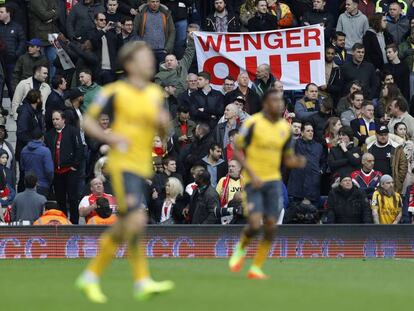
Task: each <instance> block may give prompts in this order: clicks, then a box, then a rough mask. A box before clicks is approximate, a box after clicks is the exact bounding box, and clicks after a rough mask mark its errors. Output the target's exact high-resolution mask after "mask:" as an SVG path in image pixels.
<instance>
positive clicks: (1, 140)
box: [0, 125, 16, 176]
mask: <svg viewBox="0 0 414 311" xmlns="http://www.w3.org/2000/svg"><path fill="white" fill-rule="evenodd" d="M8 137H9V134H8V132H7V129H6V126H5V125H0V148H1V149H3V150H4V151H6V152H7V154H8V155H9V156H8V159H7V164H6V167H7V168H8V169H10V170H11V171H12V172H13V174H14V176H16V157H15V153H14V148H13V146H12V144H11V143H10V142H8V141H7V138H8Z"/></svg>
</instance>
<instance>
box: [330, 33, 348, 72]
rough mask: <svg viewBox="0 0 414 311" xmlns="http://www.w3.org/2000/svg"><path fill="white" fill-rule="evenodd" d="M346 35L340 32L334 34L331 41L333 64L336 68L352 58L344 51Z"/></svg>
mask: <svg viewBox="0 0 414 311" xmlns="http://www.w3.org/2000/svg"><path fill="white" fill-rule="evenodd" d="M345 41H346V34H345V33H344V32H342V31H337V32H335V35H334V36H333V39H332V45H333V47H334V48H335V57H334V62H335V64H337V65H338V66H342V65H343V64H345V63H347V62H350V61H351V60H352V56H351V55H350V54H348V53H347V52H346V49H345Z"/></svg>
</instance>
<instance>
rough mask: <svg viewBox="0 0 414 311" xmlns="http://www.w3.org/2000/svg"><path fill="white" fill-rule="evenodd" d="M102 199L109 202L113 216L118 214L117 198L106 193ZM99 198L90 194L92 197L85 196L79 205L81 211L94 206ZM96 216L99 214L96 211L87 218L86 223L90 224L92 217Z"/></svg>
mask: <svg viewBox="0 0 414 311" xmlns="http://www.w3.org/2000/svg"><path fill="white" fill-rule="evenodd" d="M101 197H103V198H105V199H107V200H108V201H109V206H110V207H111V209H112V213H113V214H116V208H117V205H116V200H115V197H114V196H112V195H110V194H107V193H104V194H103V195H102V196H101ZM98 198H99V197H98V196H96V195H94V194H90V195H87V196H84V197H83V199H82V200H81V201H80V203H79V209H81V208H85V207H88V206H91V205H92V204H94V203H95V202H96V200H97V199H98ZM96 215H97V214H96V212H95V211H92V212H90V213H89V214H88V215H86V216H85V220H86V222H88V220H89V219H90V218H91V217H93V216H96Z"/></svg>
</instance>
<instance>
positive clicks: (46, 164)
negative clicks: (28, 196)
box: [20, 129, 54, 197]
mask: <svg viewBox="0 0 414 311" xmlns="http://www.w3.org/2000/svg"><path fill="white" fill-rule="evenodd" d="M20 166H21V171H22V172H23V174H25V175H26V174H28V173H29V172H34V173H35V174H36V176H37V177H38V183H37V193H39V194H42V195H44V196H45V197H47V196H48V195H49V189H50V186H51V184H52V181H53V171H54V166H53V160H52V154H51V153H50V150H49V148H47V147H46V146H45V145H44V143H43V134H42V132H41V131H40V130H39V129H35V130H34V131H33V140H32V141H30V142H29V143H28V144H27V146H26V147H24V148H23V150H22V153H21V155H20ZM20 178H24V177H23V176H21V177H20Z"/></svg>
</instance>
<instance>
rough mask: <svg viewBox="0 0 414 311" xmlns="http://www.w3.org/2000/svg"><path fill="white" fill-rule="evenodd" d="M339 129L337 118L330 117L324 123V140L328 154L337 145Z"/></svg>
mask: <svg viewBox="0 0 414 311" xmlns="http://www.w3.org/2000/svg"><path fill="white" fill-rule="evenodd" d="M341 127H342V123H341V120H340V119H339V118H338V117H330V118H329V119H328V121H327V122H326V126H325V135H324V140H325V146H326V149H327V150H328V152H330V151H331V149H332V148H333V147H336V146H337V145H338V141H339V130H340V129H341Z"/></svg>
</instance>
